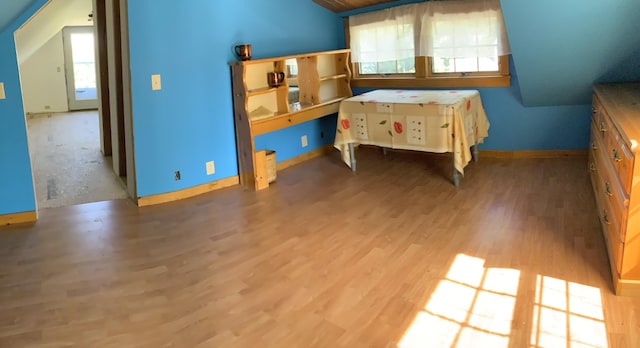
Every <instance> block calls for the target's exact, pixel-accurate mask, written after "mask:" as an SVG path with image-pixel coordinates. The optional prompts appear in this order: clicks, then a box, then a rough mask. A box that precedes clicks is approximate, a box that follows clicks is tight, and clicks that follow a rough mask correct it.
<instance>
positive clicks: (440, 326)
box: [397, 254, 607, 348]
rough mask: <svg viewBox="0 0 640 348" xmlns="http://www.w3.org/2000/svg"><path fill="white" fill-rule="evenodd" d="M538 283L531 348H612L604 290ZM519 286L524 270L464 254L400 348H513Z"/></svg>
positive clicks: (541, 278)
mask: <svg viewBox="0 0 640 348" xmlns="http://www.w3.org/2000/svg"><path fill="white" fill-rule="evenodd" d="M536 280H537V282H536V284H537V285H536V295H535V303H534V304H533V308H531V307H529V308H530V310H532V312H533V320H532V322H531V323H530V324H531V326H528V327H530V328H531V341H530V345H529V347H530V348H534V347H535V348H537V347H587V348H595V347H607V335H606V328H605V324H604V316H603V311H602V298H601V294H600V290H599V289H597V288H593V287H590V286H586V285H582V284H577V283H572V282H568V281H565V280H561V279H556V278H552V277H546V276H541V275H537V276H536ZM519 283H520V271H519V270H515V269H510V268H486V267H485V266H484V260H483V259H480V258H476V257H471V256H468V255H464V254H458V255H457V256H456V258H455V260H454V262H453V264H452V265H451V267H450V269H449V271H448V273H447V275H446V277H445V279H442V280H441V281H440V282H439V283H438V286H437V287H436V289H435V290H434V292H433V294H432V295H431V298H430V299H429V301H428V302H427V304H426V306H425V307H424V309H423V310H421V311H420V312H419V313H418V314H417V315H416V317H415V319H414V321H413V322H412V324H411V325H410V326H409V328H408V329H407V331H406V332H405V334H404V336H403V337H402V338H401V340H400V342H399V343H398V345H397V347H398V348H413V347H508V346H509V345H510V342H509V340H510V336H511V327H512V321H513V311H514V308H515V307H516V301H517V299H518V296H517V295H518V286H519ZM521 307H522V306H520V308H521Z"/></svg>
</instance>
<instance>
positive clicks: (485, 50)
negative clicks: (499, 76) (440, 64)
mask: <svg viewBox="0 0 640 348" xmlns="http://www.w3.org/2000/svg"><path fill="white" fill-rule="evenodd" d="M349 34H350V37H351V40H350V45H351V59H352V61H353V62H382V61H388V60H401V59H405V58H411V57H414V56H416V55H421V56H431V57H433V56H434V53H435V54H438V53H447V52H445V51H444V49H449V51H450V54H452V55H449V57H466V56H469V55H470V54H472V56H475V57H482V56H487V55H493V56H495V54H496V53H497V55H506V54H509V53H510V51H509V43H508V40H507V35H506V30H505V28H504V20H503V18H502V11H501V9H500V0H452V1H427V2H423V3H417V4H411V5H404V6H397V7H393V8H389V9H385V10H381V11H374V12H369V13H364V14H360V15H355V16H350V17H349Z"/></svg>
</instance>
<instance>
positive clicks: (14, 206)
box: [0, 0, 46, 215]
mask: <svg viewBox="0 0 640 348" xmlns="http://www.w3.org/2000/svg"><path fill="white" fill-rule="evenodd" d="M45 2H46V1H45V0H39V1H36V2H34V3H32V4H31V5H30V6H28V7H27V9H26V10H25V11H24V12H23V13H22V14H21V15H20V16H18V17H17V18H16V19H15V20H14V21H13V22H12V23H10V24H9V25H7V27H6V28H5V30H4V31H3V32H1V33H0V82H4V89H5V94H6V99H2V100H0V215H4V214H12V213H20V212H25V211H34V210H35V209H36V202H35V195H34V191H33V176H32V173H31V161H30V159H29V147H28V143H27V127H26V121H25V116H24V110H23V107H22V93H21V92H20V77H19V74H18V63H17V59H16V46H15V42H14V39H13V32H14V31H15V30H16V29H17V28H18V27H19V26H20V25H21V24H22V23H24V21H25V20H27V19H28V18H29V17H30V16H31V15H32V14H33V13H34V12H35V11H36V10H38V9H39V8H40V7H41V6H42V5H43V4H44V3H45Z"/></svg>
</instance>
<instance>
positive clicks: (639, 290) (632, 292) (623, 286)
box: [613, 279, 640, 297]
mask: <svg viewBox="0 0 640 348" xmlns="http://www.w3.org/2000/svg"><path fill="white" fill-rule="evenodd" d="M613 287H614V290H615V293H616V295H618V296H629V297H640V280H626V279H614V280H613Z"/></svg>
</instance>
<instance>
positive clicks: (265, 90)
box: [247, 86, 283, 97]
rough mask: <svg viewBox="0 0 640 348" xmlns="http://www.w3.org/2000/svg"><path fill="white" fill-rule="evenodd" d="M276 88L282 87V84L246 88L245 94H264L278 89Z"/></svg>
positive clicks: (250, 95)
mask: <svg viewBox="0 0 640 348" xmlns="http://www.w3.org/2000/svg"><path fill="white" fill-rule="evenodd" d="M278 88H283V86H280V87H264V88H256V89H252V90H248V91H247V96H248V97H252V96H256V95H260V94H266V93H271V92H275V91H277V90H278Z"/></svg>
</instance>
